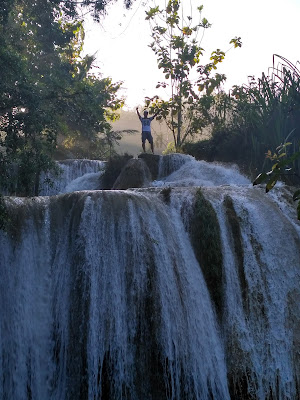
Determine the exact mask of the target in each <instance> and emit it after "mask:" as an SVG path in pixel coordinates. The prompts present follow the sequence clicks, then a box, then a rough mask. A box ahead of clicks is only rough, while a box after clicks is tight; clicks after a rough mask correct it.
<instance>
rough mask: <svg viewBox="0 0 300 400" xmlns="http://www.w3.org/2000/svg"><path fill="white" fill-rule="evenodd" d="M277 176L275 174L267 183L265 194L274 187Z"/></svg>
mask: <svg viewBox="0 0 300 400" xmlns="http://www.w3.org/2000/svg"><path fill="white" fill-rule="evenodd" d="M278 178H279V174H275V175H274V176H273V177H272V178H271V179H270V180H269V181H268V183H267V186H266V193H268V192H269V191H270V190H272V189H273V187H274V186H275V185H276V182H277V181H278Z"/></svg>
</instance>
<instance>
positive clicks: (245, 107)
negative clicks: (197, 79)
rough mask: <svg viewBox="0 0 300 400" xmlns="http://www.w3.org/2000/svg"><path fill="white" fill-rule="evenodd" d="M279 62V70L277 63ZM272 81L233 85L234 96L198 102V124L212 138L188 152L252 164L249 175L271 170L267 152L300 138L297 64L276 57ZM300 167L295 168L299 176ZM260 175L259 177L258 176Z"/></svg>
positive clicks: (216, 96)
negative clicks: (209, 129)
mask: <svg viewBox="0 0 300 400" xmlns="http://www.w3.org/2000/svg"><path fill="white" fill-rule="evenodd" d="M276 60H277V61H278V60H279V61H278V65H277V66H276V64H275V62H276ZM270 72H271V74H270V76H266V75H265V74H262V77H261V78H260V79H255V78H254V77H250V80H249V84H248V85H243V86H234V87H233V89H232V91H231V92H230V93H229V94H226V93H223V92H220V93H218V94H207V95H205V96H203V97H201V99H200V101H199V103H198V111H197V112H198V114H197V115H198V116H197V117H198V119H199V123H200V124H201V125H202V126H207V125H209V126H210V128H211V133H212V139H211V140H210V141H209V142H206V143H203V144H201V142H200V143H198V144H195V145H193V144H188V145H187V146H186V151H190V152H192V154H195V155H196V156H197V155H198V156H201V154H203V153H204V154H209V159H210V160H221V161H235V162H238V163H239V164H243V166H245V165H248V166H249V170H250V171H248V172H252V173H253V172H254V173H255V169H257V168H258V169H259V170H261V169H263V170H267V169H268V168H269V166H270V164H271V163H270V159H269V158H267V159H266V158H265V154H266V153H267V151H268V150H270V151H271V152H275V149H276V148H277V146H278V144H279V143H284V142H285V138H286V137H287V136H288V135H290V140H291V141H292V142H293V143H294V145H293V146H294V148H293V152H296V151H297V149H296V143H297V141H298V140H299V138H300V128H299V126H300V73H299V70H298V69H297V67H296V66H295V65H293V64H292V63H291V62H289V61H288V60H286V59H285V58H283V57H280V56H276V55H275V56H274V58H273V67H272V68H271V69H270ZM299 166H300V165H299V162H297V161H296V160H295V162H294V165H293V168H294V171H295V173H297V174H298V175H299V172H300V171H299ZM256 174H257V172H256Z"/></svg>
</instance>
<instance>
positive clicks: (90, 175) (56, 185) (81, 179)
mask: <svg viewBox="0 0 300 400" xmlns="http://www.w3.org/2000/svg"><path fill="white" fill-rule="evenodd" d="M57 165H58V167H59V170H60V172H59V174H58V176H55V175H53V174H43V175H42V176H41V179H40V182H41V184H40V186H41V189H40V195H41V196H53V195H55V194H59V193H71V192H75V191H78V190H94V189H100V187H101V181H100V179H101V175H102V174H103V172H104V169H105V162H103V161H98V160H85V159H82V160H81V159H78V160H64V161H60V162H58V163H57Z"/></svg>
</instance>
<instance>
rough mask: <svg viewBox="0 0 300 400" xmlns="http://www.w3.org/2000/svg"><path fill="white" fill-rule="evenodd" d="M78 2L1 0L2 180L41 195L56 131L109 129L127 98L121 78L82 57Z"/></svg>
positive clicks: (18, 190)
mask: <svg viewBox="0 0 300 400" xmlns="http://www.w3.org/2000/svg"><path fill="white" fill-rule="evenodd" d="M83 3H88V4H90V3H92V2H83ZM97 4H100V2H97ZM102 4H103V6H104V5H105V3H104V2H102ZM75 5H76V2H74V1H65V2H61V1H59V0H35V1H33V2H27V1H25V0H15V1H14V0H6V1H5V2H3V3H1V4H0V70H1V81H0V150H1V151H0V170H1V172H2V173H1V176H0V187H1V188H3V187H5V188H6V190H7V192H8V193H18V194H21V195H32V194H38V190H39V176H40V173H41V172H42V171H44V172H46V171H48V170H49V169H52V168H53V167H54V165H55V164H54V162H53V153H54V151H55V148H56V140H57V135H58V134H60V133H61V134H68V135H70V134H71V132H72V134H75V135H81V136H84V137H87V138H89V139H92V138H93V137H95V136H96V135H98V133H99V132H104V133H105V132H109V131H110V125H109V123H108V121H109V119H113V118H114V111H115V110H117V109H118V108H120V107H121V106H122V104H123V100H122V99H118V97H117V91H118V89H119V87H120V83H116V84H113V83H112V82H111V80H110V79H108V78H101V77H100V76H96V75H95V74H94V75H93V74H91V73H90V69H91V65H92V62H93V58H92V57H86V58H84V59H81V58H80V52H81V49H82V45H83V40H84V31H83V26H82V22H81V21H79V20H74V15H76V10H75ZM94 5H95V4H94Z"/></svg>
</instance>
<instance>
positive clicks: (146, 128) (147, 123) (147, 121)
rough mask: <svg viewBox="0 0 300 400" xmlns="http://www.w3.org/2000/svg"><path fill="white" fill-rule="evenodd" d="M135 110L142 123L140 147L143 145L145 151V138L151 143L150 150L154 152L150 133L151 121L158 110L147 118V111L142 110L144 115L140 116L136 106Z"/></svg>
mask: <svg viewBox="0 0 300 400" xmlns="http://www.w3.org/2000/svg"><path fill="white" fill-rule="evenodd" d="M136 112H137V115H138V117H139V119H140V121H141V123H142V147H143V150H144V152H145V151H146V150H145V142H146V140H148V142H149V143H150V145H151V151H152V153H153V154H154V146H153V137H152V135H151V121H153V120H154V118H155V117H156V116H157V114H158V112H157V113H156V114H154V115H153V116H152V117H149V118H148V111H144V117H141V114H140V113H139V110H138V107H137V108H136Z"/></svg>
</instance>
